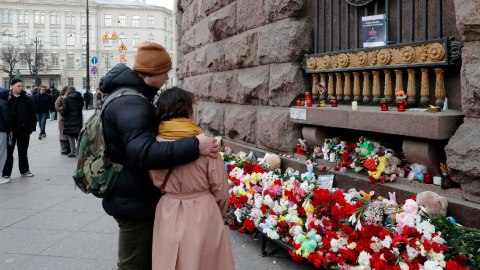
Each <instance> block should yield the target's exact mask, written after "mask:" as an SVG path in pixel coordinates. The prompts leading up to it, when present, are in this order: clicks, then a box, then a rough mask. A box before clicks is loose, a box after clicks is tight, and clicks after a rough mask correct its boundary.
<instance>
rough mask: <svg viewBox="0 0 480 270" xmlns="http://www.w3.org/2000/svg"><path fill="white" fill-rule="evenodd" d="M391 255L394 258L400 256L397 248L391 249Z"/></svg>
mask: <svg viewBox="0 0 480 270" xmlns="http://www.w3.org/2000/svg"><path fill="white" fill-rule="evenodd" d="M392 253H393V254H394V255H395V256H398V255H400V251H398V248H392Z"/></svg>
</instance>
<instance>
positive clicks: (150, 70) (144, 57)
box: [133, 41, 172, 75]
mask: <svg viewBox="0 0 480 270" xmlns="http://www.w3.org/2000/svg"><path fill="white" fill-rule="evenodd" d="M171 69H172V59H170V55H169V54H168V52H167V50H165V48H164V47H163V46H162V45H160V44H158V43H155V42H150V41H145V42H143V43H142V44H140V46H138V49H137V57H136V59H135V64H134V65H133V70H135V71H138V72H141V73H145V74H150V75H158V74H162V73H167V72H169V71H170V70H171Z"/></svg>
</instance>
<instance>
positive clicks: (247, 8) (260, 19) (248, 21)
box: [237, 0, 267, 32]
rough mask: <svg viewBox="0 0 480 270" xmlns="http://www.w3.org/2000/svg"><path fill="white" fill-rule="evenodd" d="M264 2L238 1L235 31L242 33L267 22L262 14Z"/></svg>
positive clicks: (260, 0) (257, 0) (261, 0)
mask: <svg viewBox="0 0 480 270" xmlns="http://www.w3.org/2000/svg"><path fill="white" fill-rule="evenodd" d="M263 2H264V0H240V1H237V29H238V32H244V31H247V30H250V29H253V28H256V27H259V26H261V25H264V24H265V23H266V22H267V17H266V16H265V14H264V13H263Z"/></svg>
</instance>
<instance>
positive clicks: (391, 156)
mask: <svg viewBox="0 0 480 270" xmlns="http://www.w3.org/2000/svg"><path fill="white" fill-rule="evenodd" d="M385 157H386V158H387V162H386V163H385V174H392V173H396V171H397V168H398V166H400V165H402V160H401V159H399V158H398V157H396V156H395V152H393V150H392V149H386V150H385Z"/></svg>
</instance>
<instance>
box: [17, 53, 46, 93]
mask: <svg viewBox="0 0 480 270" xmlns="http://www.w3.org/2000/svg"><path fill="white" fill-rule="evenodd" d="M22 54H23V56H24V57H25V60H26V61H27V64H28V70H29V71H30V75H32V78H34V79H35V83H36V84H37V81H36V79H37V75H38V73H39V72H40V71H43V70H44V69H45V68H46V67H47V63H46V62H45V57H46V56H47V53H46V51H45V49H43V47H41V46H38V47H35V46H28V45H27V46H25V49H23V51H22Z"/></svg>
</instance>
